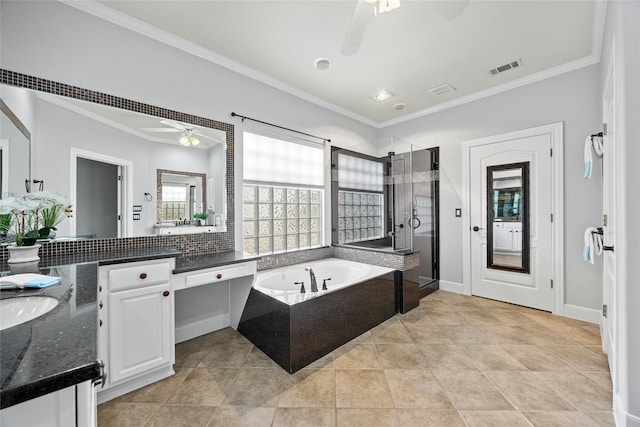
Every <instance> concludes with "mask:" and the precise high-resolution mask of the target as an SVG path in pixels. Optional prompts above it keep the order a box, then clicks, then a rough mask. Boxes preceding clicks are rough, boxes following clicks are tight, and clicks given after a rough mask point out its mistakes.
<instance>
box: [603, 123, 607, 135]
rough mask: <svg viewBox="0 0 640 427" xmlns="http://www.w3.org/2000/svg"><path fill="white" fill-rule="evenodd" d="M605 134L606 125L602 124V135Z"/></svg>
mask: <svg viewBox="0 0 640 427" xmlns="http://www.w3.org/2000/svg"><path fill="white" fill-rule="evenodd" d="M606 134H607V124H606V123H603V124H602V135H606Z"/></svg>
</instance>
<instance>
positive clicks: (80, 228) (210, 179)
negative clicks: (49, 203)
mask: <svg viewBox="0 0 640 427" xmlns="http://www.w3.org/2000/svg"><path fill="white" fill-rule="evenodd" d="M0 88H1V90H2V93H3V97H4V95H5V94H7V95H8V96H10V97H12V96H13V97H18V96H19V97H23V98H28V99H29V102H30V104H31V105H32V108H31V110H32V112H33V116H34V117H35V118H36V120H35V123H37V126H36V129H35V130H34V132H32V136H33V138H32V139H33V141H32V147H33V148H32V151H33V160H32V162H33V169H34V176H33V178H34V179H38V180H39V181H44V184H43V189H44V190H46V191H51V192H55V193H58V194H61V195H64V196H68V197H69V198H70V200H71V202H72V204H73V205H74V216H73V217H72V218H71V219H70V220H69V221H63V222H62V223H61V224H60V226H59V230H58V233H57V235H58V236H71V237H75V236H80V237H83V238H114V237H139V236H148V235H154V234H160V233H158V228H157V227H156V226H157V225H158V224H160V223H161V222H162V218H161V215H160V213H161V211H159V210H158V207H160V206H162V200H161V199H162V188H163V185H162V182H161V181H158V180H157V171H158V170H172V171H181V172H183V173H184V174H185V175H186V176H200V177H201V179H200V180H201V183H200V184H193V185H191V184H188V185H187V188H189V190H188V191H187V195H188V197H191V199H190V200H191V201H188V200H184V204H185V205H188V206H189V209H185V210H184V211H183V212H182V215H181V216H179V218H180V219H181V220H182V221H183V222H187V223H189V224H190V225H194V224H195V223H196V222H198V223H199V221H194V218H193V214H195V213H199V214H201V213H205V212H206V213H207V214H208V217H210V219H207V220H206V221H204V223H203V225H204V226H209V225H210V227H207V228H206V229H205V228H199V229H198V230H191V229H189V230H187V231H185V233H201V232H224V231H226V230H227V213H228V206H227V205H228V189H227V184H228V183H227V181H228V179H227V170H226V166H227V164H230V163H229V158H228V156H229V153H228V152H227V149H226V148H227V147H226V146H227V135H229V134H232V132H233V127H232V126H231V125H227V124H225V123H221V122H216V121H213V120H210V119H204V118H200V117H197V116H191V115H188V114H183V113H178V112H174V111H171V110H165V109H161V108H159V107H153V106H147V105H145V104H138V105H142V106H144V107H148V112H149V113H150V114H142V113H140V112H135V111H130V110H128V109H126V108H127V103H125V102H123V104H124V105H123V108H115V107H111V106H106V105H101V104H100V103H97V101H96V102H89V101H83V100H79V99H75V98H73V97H63V96H59V95H52V94H50V93H45V92H40V91H35V90H31V89H26V88H20V87H15V86H9V85H5V84H3V85H1V86H0ZM104 96H105V97H109V96H108V95H104ZM114 98H115V97H114ZM118 99H120V100H122V99H121V98H118ZM125 101H126V100H125ZM105 103H108V102H105ZM161 112H168V113H171V114H166V115H165V116H163V115H161V114H159V113H161ZM167 117H169V118H167ZM3 120H4V119H3ZM190 120H191V121H193V122H196V123H195V124H192V123H190ZM3 127H4V126H3ZM185 141H186V142H187V144H186V145H185V143H184V142H185ZM26 165H27V166H28V165H29V162H28V161H27V162H26ZM98 166H100V167H98ZM103 166H104V168H103ZM98 169H104V171H103V172H102V174H99V173H98ZM25 178H28V175H26V176H25V177H23V178H22V181H21V186H22V187H21V188H20V189H16V190H13V191H9V192H14V193H16V194H17V195H20V194H23V193H24V192H25V188H24V180H25ZM34 190H37V188H35V189H34ZM110 194H112V195H113V196H109V195H110ZM104 223H109V224H108V226H107V227H104V226H103V225H104ZM214 224H215V225H214ZM171 234H180V232H179V230H178V229H174V230H173V232H172V233H171Z"/></svg>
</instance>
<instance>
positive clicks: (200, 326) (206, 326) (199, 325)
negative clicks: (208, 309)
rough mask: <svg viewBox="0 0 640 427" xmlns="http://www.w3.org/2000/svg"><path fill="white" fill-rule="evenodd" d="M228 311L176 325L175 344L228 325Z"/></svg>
mask: <svg viewBox="0 0 640 427" xmlns="http://www.w3.org/2000/svg"><path fill="white" fill-rule="evenodd" d="M230 322H231V319H230V317H229V313H226V314H222V315H219V316H215V317H207V318H206V319H202V320H198V321H196V322H193V323H189V324H187V325H181V326H176V344H177V343H180V342H183V341H187V340H190V339H192V338H195V337H199V336H200V335H204V334H208V333H209V332H213V331H217V330H218V329H223V328H226V327H227V326H229V325H230Z"/></svg>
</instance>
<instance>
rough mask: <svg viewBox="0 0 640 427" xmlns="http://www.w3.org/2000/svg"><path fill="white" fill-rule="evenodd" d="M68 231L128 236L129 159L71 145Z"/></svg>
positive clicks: (99, 236) (106, 236) (100, 236)
mask: <svg viewBox="0 0 640 427" xmlns="http://www.w3.org/2000/svg"><path fill="white" fill-rule="evenodd" d="M70 169H71V174H70V175H71V177H70V181H71V182H70V185H71V189H70V194H71V203H72V205H73V206H74V207H75V209H74V210H75V212H74V215H73V217H71V218H70V224H69V225H70V234H71V235H72V236H76V237H84V238H93V239H96V238H97V239H110V238H117V237H130V236H131V230H132V224H131V222H130V218H132V214H131V213H130V212H129V210H128V209H127V207H128V206H129V204H130V203H129V202H128V201H129V200H131V193H132V182H131V181H132V180H131V179H130V177H131V175H132V170H133V164H132V163H131V162H130V161H128V160H123V159H118V158H115V157H111V156H105V155H103V154H99V153H92V152H89V151H85V150H79V149H75V148H71V168H70Z"/></svg>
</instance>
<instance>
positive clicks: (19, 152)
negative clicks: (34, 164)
mask: <svg viewBox="0 0 640 427" xmlns="http://www.w3.org/2000/svg"><path fill="white" fill-rule="evenodd" d="M1 95H3V96H4V95H6V94H5V93H1ZM30 182H31V132H30V131H29V130H28V129H27V127H26V126H25V125H24V124H23V123H22V121H21V120H20V119H19V118H18V116H17V115H16V113H14V112H13V111H12V110H11V108H10V107H9V106H8V105H7V104H6V103H5V101H4V100H3V99H2V98H0V199H4V198H6V197H7V196H17V195H20V194H23V193H25V192H26V191H27V189H28V184H29V183H30Z"/></svg>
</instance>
